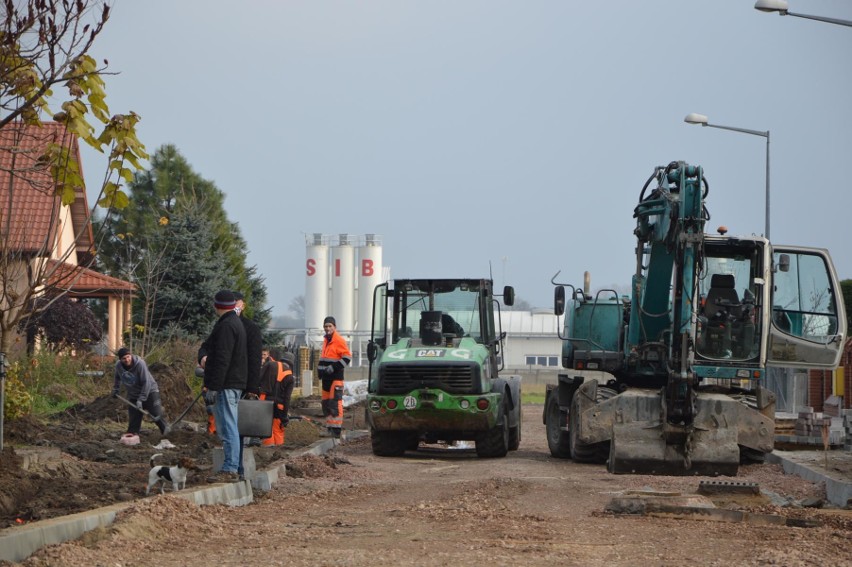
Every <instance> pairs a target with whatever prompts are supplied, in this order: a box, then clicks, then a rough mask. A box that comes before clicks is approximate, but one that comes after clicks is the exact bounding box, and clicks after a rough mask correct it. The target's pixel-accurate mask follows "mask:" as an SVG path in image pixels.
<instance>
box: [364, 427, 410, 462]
mask: <svg viewBox="0 0 852 567" xmlns="http://www.w3.org/2000/svg"><path fill="white" fill-rule="evenodd" d="M370 441H371V443H372V446H373V454H374V455H376V456H377V457H398V456H400V455H402V454H403V453H405V449H406V447H407V446H408V443H409V439H408V436H407V435H406V434H405V433H400V432H399V431H376V430H375V429H373V430H371V431H370Z"/></svg>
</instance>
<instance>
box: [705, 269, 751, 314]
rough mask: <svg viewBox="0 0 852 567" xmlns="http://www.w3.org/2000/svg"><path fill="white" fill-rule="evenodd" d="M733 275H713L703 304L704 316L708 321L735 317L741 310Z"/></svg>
mask: <svg viewBox="0 0 852 567" xmlns="http://www.w3.org/2000/svg"><path fill="white" fill-rule="evenodd" d="M734 284H735V280H734V276H733V274H713V277H712V278H711V279H710V289H709V290H708V291H707V300H706V302H705V304H704V315H705V316H706V317H707V319H709V320H711V321H712V320H713V319H715V318H718V317H720V316H721V317H724V316H725V315H728V316H733V317H737V316H739V314H740V311H741V310H742V307H741V306H740V298H739V296H738V295H737V290H736V289H734Z"/></svg>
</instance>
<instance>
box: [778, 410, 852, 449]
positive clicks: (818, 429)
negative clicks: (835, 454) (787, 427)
mask: <svg viewBox="0 0 852 567" xmlns="http://www.w3.org/2000/svg"><path fill="white" fill-rule="evenodd" d="M797 415H798V417H797V418H796V424H795V427H794V430H793V431H792V432H790V433H792V434H788V432H787V431H784V430H783V429H782V431H780V432H779V431H776V435H775V439H776V441H784V442H787V443H795V444H799V445H823V439H822V431H823V427H828V428H829V432H828V444H829V446H834V447H836V446H840V445H843V442H844V439H845V438H848V437H849V435H845V434H844V431H843V429H842V428H840V423H841V422H840V418H834V420H836V421H834V420H833V419H832V417H831V416H830V415H825V414H823V413H820V412H815V411H814V409H813V408H812V407H804V408H800V409H799V411H798V414H797ZM849 419H852V418H849Z"/></svg>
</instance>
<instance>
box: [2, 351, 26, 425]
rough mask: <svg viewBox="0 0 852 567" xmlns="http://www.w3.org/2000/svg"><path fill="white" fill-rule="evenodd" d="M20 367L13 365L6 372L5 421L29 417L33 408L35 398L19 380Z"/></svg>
mask: <svg viewBox="0 0 852 567" xmlns="http://www.w3.org/2000/svg"><path fill="white" fill-rule="evenodd" d="M19 370H20V365H19V364H17V363H15V364H13V365H12V366H11V367H10V368H9V369H8V371H7V372H6V396H5V398H4V399H3V412H4V413H3V415H4V417H5V419H10V420H11V419H17V418H19V417H23V416H25V415H29V414H30V412H31V411H32V408H33V397H32V395H30V393H29V392H28V391H27V388H26V387H25V386H24V384H23V382H21V380H20V379H18V371H19Z"/></svg>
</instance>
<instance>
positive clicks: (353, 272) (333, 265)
mask: <svg viewBox="0 0 852 567" xmlns="http://www.w3.org/2000/svg"><path fill="white" fill-rule="evenodd" d="M464 276H465V277H471V276H470V274H464ZM389 279H390V268H389V267H386V266H384V264H383V258H382V239H381V236H380V235H377V234H364V235H351V234H336V235H327V234H321V233H312V234H308V235H307V237H306V249H305V329H304V340H305V342H306V343H307V344H308V345H309V346H311V347H313V348H317V347H319V345H320V341H321V340H322V334H323V331H322V321H323V319H324V318H325V317H326V316H327V315H332V316H334V318H335V320H336V321H337V330H338V332H339V333H340V334H341V335H342V336H343V337H345V338H346V340H347V341H348V342H349V346H350V349H351V350H352V355H353V366H354V367H356V368H357V367H366V366H367V364H368V362H367V355H366V353H367V343H368V342H369V340H370V327H371V325H372V316H373V313H372V310H373V290H374V289H375V287H376V286H377V285H379V284H381V283H383V282H386V281H387V280H389ZM501 321H502V330H503V331H504V332H505V333H506V340H505V341H504V343H503V344H504V349H505V350H504V352H503V357H504V359H505V365H506V368H507V369H526V370H552V371H553V372H554V376H555V373H556V371H557V370H558V369H559V368H560V360H559V355H560V352H561V349H562V342H561V341H560V339H559V336H558V332H557V330H558V328H559V326H560V325H561V324H562V320H561V318H557V317H555V316H554V315H553V311H552V310H549V309H536V310H533V311H509V310H506V309H503V310H502V313H501Z"/></svg>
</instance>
